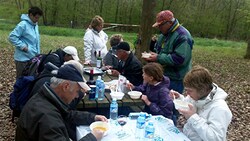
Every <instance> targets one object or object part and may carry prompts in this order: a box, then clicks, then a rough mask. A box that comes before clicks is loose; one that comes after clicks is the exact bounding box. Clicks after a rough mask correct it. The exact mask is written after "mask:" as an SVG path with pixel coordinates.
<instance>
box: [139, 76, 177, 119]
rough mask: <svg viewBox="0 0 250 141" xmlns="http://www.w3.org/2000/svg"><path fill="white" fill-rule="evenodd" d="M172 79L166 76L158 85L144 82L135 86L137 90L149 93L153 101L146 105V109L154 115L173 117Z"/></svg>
mask: <svg viewBox="0 0 250 141" xmlns="http://www.w3.org/2000/svg"><path fill="white" fill-rule="evenodd" d="M169 85H170V80H169V78H168V77H166V76H164V79H163V80H162V81H161V82H160V83H159V84H157V85H149V84H142V85H140V86H137V87H135V88H134V90H136V91H140V92H142V93H143V94H144V95H147V97H148V100H149V101H150V102H151V104H150V105H149V106H147V105H145V111H146V112H147V113H150V114H152V115H163V116H164V117H167V118H169V119H172V115H173V100H172V99H171V98H170V97H169V89H168V87H169Z"/></svg>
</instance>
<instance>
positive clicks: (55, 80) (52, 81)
mask: <svg viewBox="0 0 250 141" xmlns="http://www.w3.org/2000/svg"><path fill="white" fill-rule="evenodd" d="M65 81H69V82H70V84H71V85H72V84H75V83H77V82H74V81H70V80H65V79H61V78H56V77H52V78H51V79H50V86H51V87H52V88H55V87H57V86H58V85H59V84H62V83H63V82H65Z"/></svg>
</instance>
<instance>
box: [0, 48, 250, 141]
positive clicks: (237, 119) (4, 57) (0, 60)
mask: <svg viewBox="0 0 250 141" xmlns="http://www.w3.org/2000/svg"><path fill="white" fill-rule="evenodd" d="M200 58H201V56H195V57H194V59H193V63H194V65H195V64H200V65H202V66H204V67H207V68H208V69H209V70H210V71H211V73H212V74H213V75H214V80H215V82H216V83H217V84H218V85H219V86H220V87H222V88H223V89H224V90H225V91H226V92H228V94H229V96H228V98H227V102H228V105H229V107H230V109H231V110H232V113H233V119H232V122H231V124H230V126H229V129H228V136H227V138H228V141H249V140H250V104H249V103H250V101H249V100H250V61H249V60H244V59H242V58H234V59H232V58H223V57H218V58H215V59H214V60H213V61H211V60H209V58H207V59H206V58H203V59H200ZM14 81H15V65H14V61H13V50H12V49H10V48H5V49H0V110H1V111H0V141H13V140H14V135H15V123H12V122H11V110H10V109H9V106H8V102H9V94H10V92H11V91H12V89H13V88H12V87H13V84H14ZM183 122H184V121H183V120H181V121H180V124H181V123H183Z"/></svg>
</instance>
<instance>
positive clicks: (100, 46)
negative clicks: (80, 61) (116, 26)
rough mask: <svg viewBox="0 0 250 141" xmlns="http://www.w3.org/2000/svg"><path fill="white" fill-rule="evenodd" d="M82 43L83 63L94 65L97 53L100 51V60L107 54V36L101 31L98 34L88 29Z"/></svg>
mask: <svg viewBox="0 0 250 141" xmlns="http://www.w3.org/2000/svg"><path fill="white" fill-rule="evenodd" d="M83 41H84V56H85V62H86V61H90V63H91V64H96V55H97V54H98V52H99V51H101V58H103V57H104V56H105V55H106V54H107V53H108V49H107V46H106V43H107V41H108V35H107V34H106V33H105V32H104V31H103V30H101V31H100V32H99V33H98V32H97V31H95V30H94V29H90V28H88V29H87V30H86V33H85V35H84V37H83Z"/></svg>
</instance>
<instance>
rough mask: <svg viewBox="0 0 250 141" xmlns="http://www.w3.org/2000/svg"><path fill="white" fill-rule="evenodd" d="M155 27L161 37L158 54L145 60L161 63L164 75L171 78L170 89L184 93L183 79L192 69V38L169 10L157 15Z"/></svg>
mask: <svg viewBox="0 0 250 141" xmlns="http://www.w3.org/2000/svg"><path fill="white" fill-rule="evenodd" d="M153 27H155V28H158V29H159V30H160V32H161V35H160V36H159V38H158V41H157V43H156V46H155V52H156V53H153V52H152V53H151V56H150V57H149V58H145V60H147V61H151V62H152V61H153V62H158V63H160V64H161V65H162V66H163V68H164V75H166V76H168V77H169V78H170V87H169V89H173V90H175V91H178V92H179V93H182V92H183V89H184V87H183V78H184V76H185V74H186V73H187V72H188V71H189V70H190V69H191V67H192V49H193V43H194V42H193V39H192V36H191V34H190V33H189V31H188V30H187V29H186V28H185V27H183V26H182V25H180V24H179V22H178V20H177V19H176V18H174V14H173V13H172V12H171V11H169V10H165V11H161V12H160V13H158V14H157V16H156V23H155V24H153Z"/></svg>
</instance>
